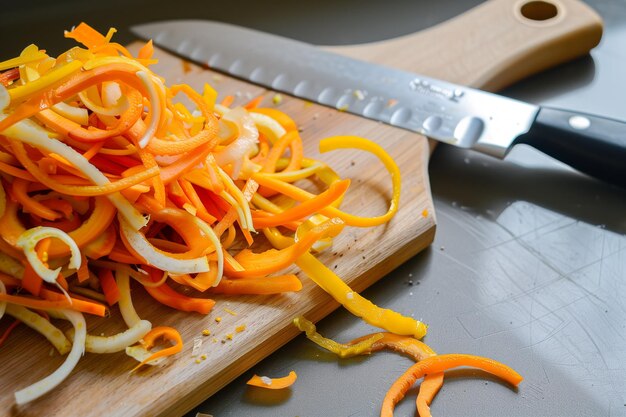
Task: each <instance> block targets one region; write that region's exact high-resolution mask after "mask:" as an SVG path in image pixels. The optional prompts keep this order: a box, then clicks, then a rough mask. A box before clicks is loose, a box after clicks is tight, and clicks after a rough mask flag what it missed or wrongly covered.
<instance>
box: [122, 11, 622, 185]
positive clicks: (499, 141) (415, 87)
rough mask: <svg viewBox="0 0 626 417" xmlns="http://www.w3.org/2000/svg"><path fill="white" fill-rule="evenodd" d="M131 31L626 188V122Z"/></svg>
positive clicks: (306, 95)
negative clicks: (524, 148)
mask: <svg viewBox="0 0 626 417" xmlns="http://www.w3.org/2000/svg"><path fill="white" fill-rule="evenodd" d="M131 30H132V32H133V33H135V34H136V35H137V36H139V37H141V38H144V39H152V40H153V42H154V43H155V44H156V45H158V46H161V47H163V48H164V49H167V50H169V51H171V52H174V53H176V54H177V55H180V56H182V57H185V58H187V59H189V60H191V61H194V62H198V63H200V64H202V65H205V66H208V67H209V68H212V69H215V70H218V71H221V72H224V73H227V74H230V75H232V76H235V77H238V78H241V79H245V80H248V81H250V82H252V83H255V84H259V85H262V86H265V87H267V88H271V89H273V90H276V91H281V92H284V93H287V94H291V95H293V96H296V97H299V98H303V99H306V100H310V101H314V102H317V103H320V104H323V105H326V106H330V107H335V108H337V109H339V110H341V111H346V112H349V113H353V114H356V115H359V116H364V117H366V118H370V119H374V120H377V121H380V122H384V123H388V124H390V125H393V126H397V127H400V128H404V129H408V130H411V131H414V132H417V133H420V134H423V135H425V136H427V137H429V138H432V139H436V140H438V141H440V142H444V143H447V144H450V145H455V146H459V147H462V148H467V149H472V150H475V151H479V152H482V153H485V154H488V155H491V156H494V157H497V158H504V157H505V156H506V155H507V153H508V152H509V151H510V150H511V148H512V147H513V146H515V145H516V144H527V145H530V146H532V147H534V148H536V149H538V150H539V151H542V152H544V153H546V154H548V155H550V156H552V157H554V158H556V159H558V160H560V161H562V162H564V163H566V164H568V165H570V166H571V167H573V168H575V169H577V170H579V171H581V172H584V173H586V174H589V175H591V176H594V177H596V178H599V179H601V180H604V181H607V182H609V183H613V184H616V185H619V186H621V187H624V188H626V122H623V121H620V120H614V119H609V118H606V117H601V116H597V115H591V114H586V113H580V112H575V111H569V110H562V109H555V108H549V107H542V106H538V105H534V104H529V103H524V102H522V101H519V100H514V99H511V98H508V97H503V96H500V95H496V94H492V93H488V92H485V91H481V90H477V89H473V88H469V87H465V86H461V85H456V84H453V83H449V82H446V81H440V80H436V79H434V78H431V77H426V76H421V75H418V74H415V73H411V72H407V71H402V70H398V69H394V68H389V67H386V66H382V65H378V64H373V63H369V62H365V61H360V60H358V59H354V58H350V57H346V56H343V55H338V54H334V53H332V52H328V51H324V50H321V49H319V48H317V47H315V46H313V45H311V44H307V43H304V42H300V41H296V40H292V39H288V38H284V37H280V36H276V35H272V34H267V33H263V32H259V31H256V30H251V29H247V28H242V27H238V26H234V25H230V24H225V23H218V22H211V21H202V20H178V21H166V22H158V23H149V24H143V25H138V26H134V27H132V28H131Z"/></svg>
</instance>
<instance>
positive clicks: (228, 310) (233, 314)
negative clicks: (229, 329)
mask: <svg viewBox="0 0 626 417" xmlns="http://www.w3.org/2000/svg"><path fill="white" fill-rule="evenodd" d="M224 311H225V312H227V313H228V314H230V315H231V316H236V315H237V312H236V311H233V310H231V309H230V308H225V309H224Z"/></svg>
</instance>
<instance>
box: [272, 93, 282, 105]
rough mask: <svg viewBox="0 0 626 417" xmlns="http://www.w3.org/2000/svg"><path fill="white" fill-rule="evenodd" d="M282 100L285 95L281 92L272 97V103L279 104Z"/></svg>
mask: <svg viewBox="0 0 626 417" xmlns="http://www.w3.org/2000/svg"><path fill="white" fill-rule="evenodd" d="M282 102H283V96H281V95H280V94H274V97H272V103H274V104H275V105H279V104H280V103H282Z"/></svg>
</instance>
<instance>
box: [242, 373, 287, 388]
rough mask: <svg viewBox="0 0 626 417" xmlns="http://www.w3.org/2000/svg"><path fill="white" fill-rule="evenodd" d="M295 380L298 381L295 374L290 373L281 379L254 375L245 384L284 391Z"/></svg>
mask: <svg viewBox="0 0 626 417" xmlns="http://www.w3.org/2000/svg"><path fill="white" fill-rule="evenodd" d="M296 379H298V375H297V374H296V372H295V371H290V372H289V375H287V376H283V377H281V378H269V377H266V376H258V375H254V376H253V377H252V378H250V379H249V380H248V382H246V384H248V385H251V386H253V387H259V388H267V389H285V388H288V387H290V386H292V385H293V384H294V383H295V382H296Z"/></svg>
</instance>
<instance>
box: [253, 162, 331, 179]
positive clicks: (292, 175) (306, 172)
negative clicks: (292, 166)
mask: <svg viewBox="0 0 626 417" xmlns="http://www.w3.org/2000/svg"><path fill="white" fill-rule="evenodd" d="M325 167H326V165H324V164H322V163H315V164H313V165H311V166H308V167H306V168H302V169H299V170H296V171H286V172H276V173H266V174H264V175H265V176H266V177H267V178H274V179H277V180H281V181H286V182H296V181H298V180H302V179H305V178H309V177H310V176H311V175H313V174H316V173H317V172H318V171H319V170H321V169H323V168H325Z"/></svg>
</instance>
